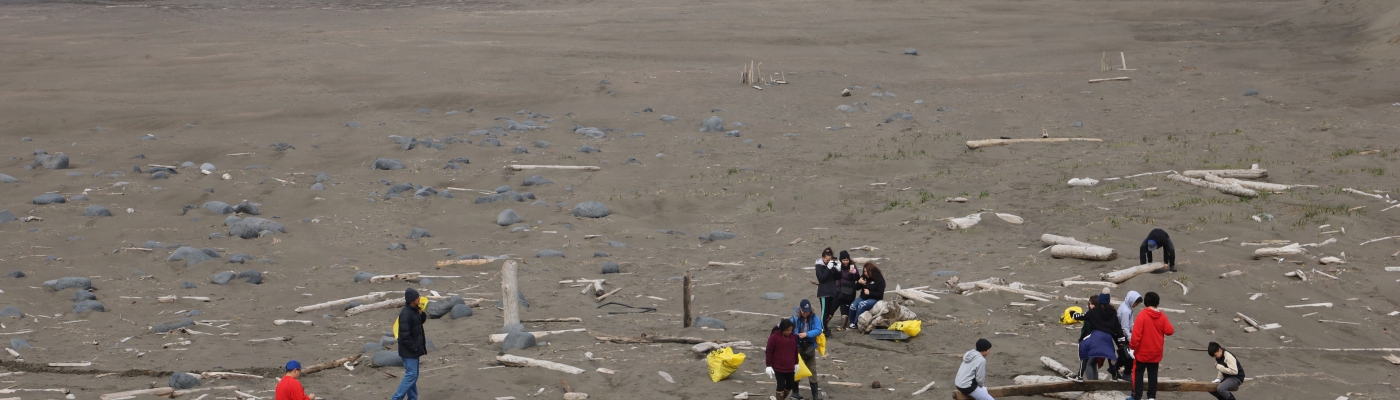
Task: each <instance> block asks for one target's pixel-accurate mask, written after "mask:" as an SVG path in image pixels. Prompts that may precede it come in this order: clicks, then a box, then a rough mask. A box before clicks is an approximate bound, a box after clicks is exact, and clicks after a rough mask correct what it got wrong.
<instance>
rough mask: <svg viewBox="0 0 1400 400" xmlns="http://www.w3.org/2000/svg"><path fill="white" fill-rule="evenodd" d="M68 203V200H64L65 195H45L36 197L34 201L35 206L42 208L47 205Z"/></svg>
mask: <svg viewBox="0 0 1400 400" xmlns="http://www.w3.org/2000/svg"><path fill="white" fill-rule="evenodd" d="M67 202H68V199H65V198H63V195H61V194H58V193H44V194H41V195H38V196H34V201H33V203H34V204H37V205H41V206H42V205H45V204H62V203H67Z"/></svg>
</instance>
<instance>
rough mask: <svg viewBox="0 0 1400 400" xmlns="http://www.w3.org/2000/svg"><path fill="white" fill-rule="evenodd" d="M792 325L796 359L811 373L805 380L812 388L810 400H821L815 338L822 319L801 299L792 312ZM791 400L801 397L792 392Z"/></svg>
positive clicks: (820, 330)
mask: <svg viewBox="0 0 1400 400" xmlns="http://www.w3.org/2000/svg"><path fill="white" fill-rule="evenodd" d="M792 324H793V326H794V327H795V328H794V329H793V332H795V333H796V334H797V355H798V358H800V359H802V364H804V365H806V366H807V370H809V371H812V376H810V377H808V378H807V383H808V384H809V385H811V387H812V400H821V395H820V394H819V392H818V389H817V336H821V334H822V317H821V315H817V313H816V312H815V311H813V310H812V302H811V301H809V300H807V299H802V303H801V304H798V305H797V308H796V309H793V310H792ZM792 398H794V399H797V400H802V395H801V394H798V393H797V391H796V390H794V391H793V394H792Z"/></svg>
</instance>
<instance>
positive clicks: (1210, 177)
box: [1201, 174, 1292, 192]
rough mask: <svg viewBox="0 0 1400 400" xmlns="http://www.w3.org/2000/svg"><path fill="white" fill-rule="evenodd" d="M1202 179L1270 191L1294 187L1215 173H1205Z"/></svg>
mask: <svg viewBox="0 0 1400 400" xmlns="http://www.w3.org/2000/svg"><path fill="white" fill-rule="evenodd" d="M1201 179H1204V180H1205V181H1206V182H1212V183H1219V184H1222V185H1236V186H1240V187H1243V188H1245V189H1253V190H1268V191H1274V192H1280V191H1284V190H1288V189H1289V188H1292V186H1288V185H1280V184H1277V183H1268V182H1255V181H1242V180H1239V179H1234V178H1221V177H1219V176H1216V175H1215V174H1205V176H1204V177H1202V178H1201Z"/></svg>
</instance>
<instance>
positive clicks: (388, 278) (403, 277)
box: [369, 272, 422, 283]
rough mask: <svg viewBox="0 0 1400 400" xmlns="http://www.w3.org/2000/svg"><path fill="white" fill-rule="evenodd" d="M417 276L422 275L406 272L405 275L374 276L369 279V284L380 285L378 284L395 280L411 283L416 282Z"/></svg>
mask: <svg viewBox="0 0 1400 400" xmlns="http://www.w3.org/2000/svg"><path fill="white" fill-rule="evenodd" d="M418 275H422V274H421V273H418V272H406V273H402V274H393V275H375V276H372V277H370V278H369V283H380V282H388V281H397V280H404V281H412V280H417V279H418Z"/></svg>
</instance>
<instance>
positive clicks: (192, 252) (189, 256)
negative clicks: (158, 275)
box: [165, 246, 214, 267]
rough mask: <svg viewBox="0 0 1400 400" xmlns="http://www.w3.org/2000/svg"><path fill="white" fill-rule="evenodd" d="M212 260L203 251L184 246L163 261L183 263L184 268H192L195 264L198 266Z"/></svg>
mask: <svg viewBox="0 0 1400 400" xmlns="http://www.w3.org/2000/svg"><path fill="white" fill-rule="evenodd" d="M212 259H214V258H213V257H210V256H209V254H206V253H204V251H203V250H200V249H196V248H193V247H189V246H184V247H181V248H178V249H175V251H174V252H172V253H170V257H167V258H166V259H165V262H172V261H184V262H185V266H186V267H193V266H194V265H195V264H199V263H202V262H205V261H209V260H212Z"/></svg>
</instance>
